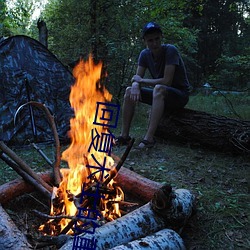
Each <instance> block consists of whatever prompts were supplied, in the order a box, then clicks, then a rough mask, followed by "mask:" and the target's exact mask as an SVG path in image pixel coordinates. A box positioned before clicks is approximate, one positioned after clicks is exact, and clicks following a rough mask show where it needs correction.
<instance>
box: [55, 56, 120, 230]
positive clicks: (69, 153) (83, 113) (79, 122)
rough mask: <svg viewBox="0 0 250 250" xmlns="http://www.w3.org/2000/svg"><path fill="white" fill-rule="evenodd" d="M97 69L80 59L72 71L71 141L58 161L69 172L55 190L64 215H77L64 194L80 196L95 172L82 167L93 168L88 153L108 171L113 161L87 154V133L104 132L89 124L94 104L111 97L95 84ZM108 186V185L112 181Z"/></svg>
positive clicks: (100, 64) (101, 156) (89, 142)
mask: <svg viewBox="0 0 250 250" xmlns="http://www.w3.org/2000/svg"><path fill="white" fill-rule="evenodd" d="M101 70H102V63H99V64H97V65H95V64H94V62H93V59H92V56H90V57H89V59H88V60H87V61H86V62H84V61H83V60H80V62H79V64H78V65H77V66H76V67H75V68H74V70H73V75H74V77H75V79H76V81H75V84H74V85H73V86H72V88H71V93H70V103H71V106H72V108H73V109H74V112H75V116H74V118H72V119H71V120H70V127H71V130H70V132H69V135H70V137H71V140H72V142H71V145H70V146H69V148H67V149H66V150H65V151H64V152H63V153H62V159H63V160H65V161H67V162H68V166H69V168H70V171H63V169H62V171H61V172H62V174H63V180H62V182H61V183H60V187H59V190H60V191H61V192H62V193H63V201H64V204H65V208H64V214H65V215H71V216H75V215H76V214H77V208H76V207H75V205H74V202H72V201H68V194H67V192H66V191H67V190H69V191H70V192H71V193H72V194H74V195H78V194H80V193H81V191H82V185H83V183H84V182H85V183H87V182H89V179H87V177H88V176H89V174H90V173H93V172H95V171H96V169H91V168H87V167H86V165H87V164H88V165H90V166H96V165H97V164H96V162H95V161H94V160H93V158H92V156H91V154H94V156H95V158H96V160H97V161H98V162H99V163H101V164H102V163H103V160H104V157H106V165H105V168H109V169H111V168H112V167H113V166H114V161H113V159H112V158H111V157H109V156H108V155H107V153H103V152H98V151H96V150H95V149H94V147H91V149H90V152H88V149H89V146H90V145H91V142H92V136H91V131H92V130H93V131H95V129H96V131H97V133H98V134H99V135H101V134H102V133H105V132H107V128H105V127H104V126H100V125H99V126H98V125H94V124H93V122H94V119H95V114H96V109H97V102H103V103H104V102H105V101H111V98H112V95H111V94H110V93H109V92H108V91H107V89H105V88H104V87H101V85H100V83H99V80H100V77H101ZM98 117H101V116H100V115H98V116H97V120H96V122H97V123H103V120H102V121H100V120H99V119H100V118H98ZM105 118H106V117H105ZM107 118H108V117H107ZM106 124H107V123H106ZM95 176H96V177H97V179H98V178H99V177H100V176H99V174H98V173H97V174H96V175H95ZM110 185H112V181H111V182H110ZM119 193H120V197H118V199H120V200H121V199H123V193H122V191H121V192H120V191H119ZM104 206H105V202H104ZM115 206H117V204H116V205H114V209H115V213H116V214H119V208H117V207H115ZM52 210H53V208H52ZM52 213H53V212H52ZM61 223H62V225H61V229H63V228H64V227H65V226H66V225H67V224H68V220H66V219H65V220H61Z"/></svg>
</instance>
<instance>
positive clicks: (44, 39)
mask: <svg viewBox="0 0 250 250" xmlns="http://www.w3.org/2000/svg"><path fill="white" fill-rule="evenodd" d="M37 28H38V30H39V42H40V43H41V44H43V45H44V46H45V47H46V48H48V29H47V26H46V23H45V22H44V21H43V20H41V19H40V18H39V19H38V21H37Z"/></svg>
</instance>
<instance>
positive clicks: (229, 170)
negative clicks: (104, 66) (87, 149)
mask: <svg viewBox="0 0 250 250" xmlns="http://www.w3.org/2000/svg"><path fill="white" fill-rule="evenodd" d="M249 104H250V98H249V97H247V96H246V97H244V98H243V97H231V98H230V97H228V99H225V98H224V97H220V96H216V97H215V96H209V97H204V96H192V97H191V99H190V102H189V104H188V107H189V108H192V109H195V110H202V111H206V112H209V113H213V114H218V115H225V116H229V117H236V115H238V116H240V117H242V119H245V120H250V110H249ZM147 110H148V107H146V106H145V105H142V104H140V105H139V106H138V112H137V113H136V114H137V115H136V117H135V119H134V121H133V127H132V130H131V135H132V136H133V137H135V138H136V142H135V143H138V142H139V140H140V139H141V138H142V137H143V135H144V132H145V130H146V127H147V120H148V113H147ZM120 118H121V116H120ZM120 118H119V125H118V127H117V129H116V130H114V131H113V133H114V134H115V135H118V134H119V132H120V124H121V121H120ZM44 147H45V148H44V150H45V151H46V152H47V154H48V156H49V157H51V158H53V152H54V150H53V147H52V146H44ZM15 151H16V152H17V154H18V155H21V156H22V158H23V159H25V160H27V162H28V163H29V164H32V166H33V168H34V169H35V170H36V171H41V170H45V169H47V167H46V166H47V164H46V163H45V162H44V160H43V159H41V157H40V156H39V155H38V154H37V153H36V152H35V150H33V149H31V148H28V149H25V150H23V149H17V148H16V149H15ZM123 152H124V148H122V147H121V148H114V151H113V153H114V154H116V155H118V156H120V155H121V154H122V153H123ZM249 160H250V157H249V156H239V155H232V154H226V153H220V152H214V151H210V150H206V149H204V148H202V147H198V146H195V147H193V146H190V145H183V144H177V143H175V142H170V141H163V140H159V139H158V140H157V144H156V146H155V147H154V148H153V149H150V150H147V151H138V150H136V149H132V150H131V152H130V154H129V156H128V158H127V160H126V162H125V165H124V166H125V167H127V168H130V169H133V170H134V171H135V172H137V173H139V174H141V175H143V176H145V177H147V178H149V179H152V180H154V181H158V182H161V183H169V184H171V185H172V186H173V187H175V188H187V189H189V190H191V191H193V192H194V193H195V194H196V196H197V198H198V209H197V213H196V215H195V216H194V217H193V218H192V219H191V220H190V221H189V223H188V224H187V226H186V228H185V229H184V231H183V233H182V235H181V236H182V238H183V239H184V241H185V243H186V245H187V248H188V249H190V250H191V249H218V250H220V249H225V250H229V249H250V238H249V231H250V227H249V217H250V213H249V211H250V203H249V191H250V189H249V177H250V161H249ZM0 164H1V165H0V168H1V171H0V184H3V183H5V182H7V181H9V180H12V179H14V178H16V177H17V175H16V174H15V173H14V172H13V171H12V169H10V168H9V167H8V166H7V165H6V164H4V163H3V162H0Z"/></svg>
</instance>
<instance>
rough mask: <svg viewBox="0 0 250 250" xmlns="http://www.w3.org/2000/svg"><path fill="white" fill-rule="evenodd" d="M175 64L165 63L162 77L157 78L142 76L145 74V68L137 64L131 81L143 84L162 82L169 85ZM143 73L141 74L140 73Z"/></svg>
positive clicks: (153, 84) (149, 84) (150, 84)
mask: <svg viewBox="0 0 250 250" xmlns="http://www.w3.org/2000/svg"><path fill="white" fill-rule="evenodd" d="M174 72H175V65H166V66H165V69H164V77H163V78H158V79H149V78H143V76H144V74H145V68H143V67H141V66H138V68H137V72H136V73H137V74H136V75H135V76H133V78H132V81H133V82H137V83H138V84H143V85H145V86H155V85H156V84H163V85H166V86H171V85H172V82H173V78H174ZM142 73H143V74H142Z"/></svg>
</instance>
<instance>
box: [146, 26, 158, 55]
mask: <svg viewBox="0 0 250 250" xmlns="http://www.w3.org/2000/svg"><path fill="white" fill-rule="evenodd" d="M161 39H162V35H161V32H159V31H155V32H152V33H149V34H146V35H145V36H144V42H145V45H146V46H147V47H148V48H149V49H150V50H152V51H154V50H159V49H160V48H161Z"/></svg>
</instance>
